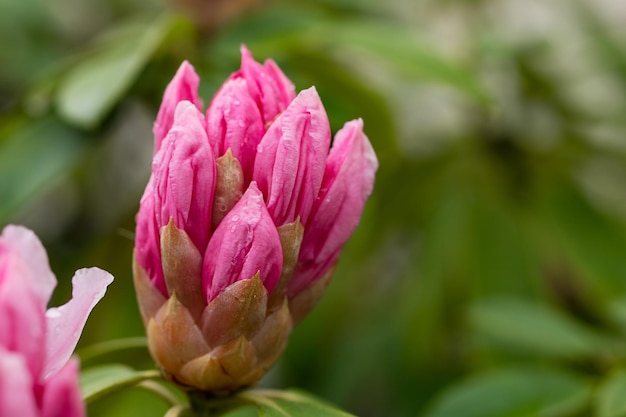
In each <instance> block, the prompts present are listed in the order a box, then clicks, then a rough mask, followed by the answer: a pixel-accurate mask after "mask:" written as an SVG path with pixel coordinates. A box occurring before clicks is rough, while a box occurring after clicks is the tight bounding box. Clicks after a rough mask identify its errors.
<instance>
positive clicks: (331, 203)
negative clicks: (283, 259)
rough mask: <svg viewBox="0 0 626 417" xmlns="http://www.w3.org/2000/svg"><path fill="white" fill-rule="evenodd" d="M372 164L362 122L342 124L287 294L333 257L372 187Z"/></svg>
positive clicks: (314, 275)
mask: <svg viewBox="0 0 626 417" xmlns="http://www.w3.org/2000/svg"><path fill="white" fill-rule="evenodd" d="M377 168H378V160H377V159H376V155H375V154H374V150H373V149H372V145H371V144H370V142H369V140H368V139H367V136H365V134H364V133H363V121H362V120H360V119H359V120H353V121H351V122H348V123H346V124H345V125H344V127H343V128H342V129H341V130H340V131H339V132H337V135H336V136H335V141H334V144H333V148H332V149H331V151H330V154H329V156H328V161H327V163H326V171H325V173H324V181H323V183H322V189H321V191H320V194H319V197H318V200H317V202H316V206H315V209H314V212H313V215H312V217H311V219H310V221H309V222H308V223H305V229H304V230H305V231H304V240H303V242H302V247H301V249H300V255H299V257H298V265H297V267H296V272H295V273H294V277H293V279H292V281H291V282H290V284H289V287H288V295H293V294H296V293H297V292H299V291H300V290H302V289H303V288H304V287H306V286H307V285H308V284H309V283H310V282H311V281H312V280H314V279H315V278H317V277H319V276H321V275H322V274H323V273H324V272H325V271H326V270H328V268H330V267H331V266H332V264H333V263H334V262H335V261H336V260H337V258H338V257H339V253H340V252H341V249H342V248H343V246H344V244H345V243H346V241H347V240H348V238H349V237H350V235H352V233H353V232H354V229H356V227H357V225H358V224H359V221H360V219H361V214H362V212H363V207H364V205H365V202H366V201H367V199H368V197H369V196H370V194H371V193H372V189H373V187H374V175H375V173H376V170H377Z"/></svg>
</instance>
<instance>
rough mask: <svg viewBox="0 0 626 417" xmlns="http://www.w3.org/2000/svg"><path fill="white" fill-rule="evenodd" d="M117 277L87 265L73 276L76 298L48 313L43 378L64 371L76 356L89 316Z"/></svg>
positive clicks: (74, 296) (73, 297) (73, 294)
mask: <svg viewBox="0 0 626 417" xmlns="http://www.w3.org/2000/svg"><path fill="white" fill-rule="evenodd" d="M111 282H113V277H112V276H111V274H109V273H108V272H106V271H103V270H101V269H99V268H84V269H79V270H78V271H76V274H75V275H74V278H72V286H73V288H72V299H71V300H70V301H68V302H67V303H65V304H64V305H62V306H60V307H56V308H50V309H48V311H47V312H46V319H47V326H46V327H47V332H46V337H47V339H46V342H47V345H46V362H45V368H44V373H43V377H44V378H47V377H49V376H50V375H52V374H53V373H55V372H57V371H58V370H60V369H61V368H62V367H63V366H64V365H65V364H66V363H67V360H68V359H69V358H70V356H71V355H72V352H73V351H74V348H75V347H76V344H77V343H78V338H79V337H80V334H81V333H82V331H83V327H84V326H85V322H86V321H87V317H88V316H89V313H91V310H92V309H93V308H94V306H95V305H96V304H97V303H98V301H100V299H101V298H102V297H103V296H104V293H105V292H106V287H107V286H108V285H109V284H110V283H111Z"/></svg>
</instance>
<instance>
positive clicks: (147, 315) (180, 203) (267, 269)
mask: <svg viewBox="0 0 626 417" xmlns="http://www.w3.org/2000/svg"><path fill="white" fill-rule="evenodd" d="M184 65H188V64H184ZM181 71H182V69H181V70H179V73H181ZM186 71H188V72H189V73H193V70H191V69H187V70H186ZM194 74H195V73H194ZM176 77H177V79H180V78H182V77H181V76H180V75H179V74H177V76H176ZM180 84H181V81H180V80H177V81H173V82H172V84H170V87H168V91H169V90H170V89H174V87H171V86H172V85H180ZM194 91H195V90H194ZM178 97H179V96H174V99H172V94H170V93H167V92H166V97H165V98H164V104H163V105H162V107H161V108H162V109H164V108H169V109H171V107H172V105H171V102H172V101H175V100H178V103H177V104H176V111H175V114H174V117H173V122H171V126H170V127H169V128H168V129H169V130H168V132H167V134H166V136H165V137H164V139H162V142H161V143H159V144H158V145H157V146H159V149H158V150H157V151H156V152H155V156H154V160H153V168H152V177H151V179H150V182H149V183H148V186H147V187H146V191H145V193H144V196H143V198H142V200H141V204H140V208H139V213H138V214H137V237H136V241H135V261H134V264H133V275H134V280H135V287H136V290H137V298H138V300H139V305H140V310H141V315H142V318H143V320H144V323H145V325H146V329H147V334H148V344H149V347H150V351H151V353H152V355H153V357H154V358H155V359H156V361H157V362H158V363H159V365H160V366H161V368H162V370H163V373H164V375H166V376H167V377H168V378H170V379H171V380H172V381H174V382H176V383H178V384H180V385H182V386H184V387H186V388H189V389H196V390H201V391H209V392H213V393H220V392H231V391H235V390H238V389H241V388H243V387H245V386H248V385H250V384H253V383H255V382H256V381H257V380H258V379H259V378H261V376H262V375H263V374H264V373H265V371H266V370H267V369H268V368H269V367H270V366H271V365H272V364H273V363H274V361H276V360H277V358H278V357H279V356H280V354H281V353H282V351H283V350H284V348H285V346H286V343H287V337H288V335H289V333H290V331H291V328H292V326H293V323H294V322H297V321H300V320H301V319H302V318H303V317H304V316H305V315H306V314H307V313H308V312H309V311H310V309H311V308H312V307H313V306H314V305H315V303H316V302H317V301H318V300H319V298H320V297H321V295H322V294H323V293H324V290H325V289H326V286H327V285H328V283H329V282H330V278H331V277H332V270H333V268H332V267H333V265H334V264H335V263H336V261H337V259H338V257H339V253H340V251H341V249H342V247H343V245H344V244H345V242H346V241H347V239H348V238H349V236H350V234H352V232H353V231H354V228H355V227H356V226H357V224H358V222H359V219H360V217H361V212H362V211H363V206H364V204H365V201H366V200H367V198H368V196H369V195H370V193H371V191H372V187H373V182H374V173H375V171H376V168H377V162H376V157H375V155H374V152H373V150H372V148H371V145H370V144H369V141H368V140H367V137H366V136H365V135H364V134H363V131H362V122H361V121H360V120H358V121H353V122H350V123H347V124H346V126H345V127H344V128H343V129H342V130H341V131H340V132H339V133H338V134H337V136H336V139H335V143H334V145H333V148H332V150H331V151H330V154H329V147H330V139H331V137H330V136H331V134H330V127H329V123H328V118H327V115H326V112H325V110H324V107H323V105H322V102H321V100H320V98H319V96H318V94H317V91H316V90H315V88H309V89H307V90H304V91H302V92H301V93H300V94H298V96H296V95H295V93H294V88H293V85H292V84H291V82H290V81H289V80H288V79H287V78H286V77H285V76H284V74H283V73H282V72H281V71H280V70H279V69H278V67H277V66H276V64H274V63H273V61H267V62H266V63H265V64H264V65H261V64H259V63H257V62H255V61H254V60H253V58H252V55H251V54H250V52H249V51H248V50H247V49H245V47H242V64H241V69H240V70H239V71H237V72H236V73H234V74H233V75H232V76H231V77H230V78H229V79H228V80H227V81H226V83H225V84H224V85H223V86H222V87H221V88H220V90H219V91H218V92H217V94H216V95H215V97H214V99H213V101H212V103H211V104H210V106H209V109H208V111H207V116H206V124H205V123H203V120H202V116H201V115H200V114H199V110H198V109H197V108H196V106H195V105H194V104H192V103H190V102H188V101H185V100H182V101H181V100H180V99H179V98H178ZM163 112H166V111H165V110H163ZM169 112H170V113H171V110H169ZM159 116H161V113H160V115H159ZM203 129H205V130H203ZM158 142H159V140H158V139H157V143H158ZM244 191H245V192H244Z"/></svg>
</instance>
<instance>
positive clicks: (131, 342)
mask: <svg viewBox="0 0 626 417" xmlns="http://www.w3.org/2000/svg"><path fill="white" fill-rule="evenodd" d="M147 347H148V339H147V338H145V337H127V338H124V339H113V340H107V341H104V342H101V343H97V344H94V345H91V346H87V347H85V348H82V349H81V350H80V351H78V352H77V353H78V356H80V360H81V362H82V363H85V362H87V361H89V360H91V359H94V358H97V357H98V356H101V355H106V354H109V353H112V352H118V351H121V350H127V349H147Z"/></svg>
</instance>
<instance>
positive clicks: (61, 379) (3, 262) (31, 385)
mask: <svg viewBox="0 0 626 417" xmlns="http://www.w3.org/2000/svg"><path fill="white" fill-rule="evenodd" d="M112 280H113V277H112V276H111V275H110V274H109V273H107V272H105V271H102V270H100V269H98V268H89V269H81V270H79V271H77V272H76V275H75V276H74V278H73V279H72V284H73V286H74V288H73V291H72V299H71V300H70V301H68V302H67V303H66V304H64V305H62V306H60V307H56V308H50V309H48V310H47V311H46V306H47V304H48V302H49V300H50V296H51V295H52V291H53V290H54V287H55V286H56V278H55V277H54V275H53V274H52V272H51V271H50V267H49V265H48V258H47V255H46V252H45V249H44V248H43V246H42V245H41V242H39V239H37V237H36V236H35V234H34V233H33V232H31V231H30V230H28V229H25V228H23V227H19V226H7V227H5V228H4V230H3V231H2V234H1V235H0V317H1V318H0V415H2V416H5V415H6V416H13V415H19V416H34V417H39V416H42V417H48V416H50V417H56V416H58V417H61V416H68V417H79V416H84V415H85V407H84V405H83V403H82V400H81V394H80V390H79V387H78V364H77V363H76V361H73V360H70V356H71V354H72V352H73V350H74V348H75V347H76V343H77V342H78V338H79V336H80V334H81V332H82V329H83V327H84V325H85V322H86V320H87V316H88V315H89V313H90V312H91V310H92V309H93V307H94V306H95V305H96V303H97V302H98V301H99V300H100V299H101V298H102V297H103V296H104V293H105V290H106V287H107V286H108V285H109V284H110V283H111V282H112Z"/></svg>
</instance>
